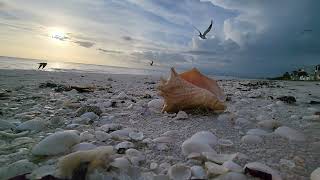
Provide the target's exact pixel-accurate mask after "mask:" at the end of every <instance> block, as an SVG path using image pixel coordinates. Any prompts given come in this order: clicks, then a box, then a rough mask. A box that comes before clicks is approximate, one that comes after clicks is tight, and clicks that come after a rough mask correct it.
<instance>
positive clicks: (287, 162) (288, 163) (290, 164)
mask: <svg viewBox="0 0 320 180" xmlns="http://www.w3.org/2000/svg"><path fill="white" fill-rule="evenodd" d="M279 164H280V166H281V167H284V168H288V169H290V170H291V169H292V168H294V167H295V166H296V164H295V163H294V162H293V161H290V160H287V159H280V162H279Z"/></svg>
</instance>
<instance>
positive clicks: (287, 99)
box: [277, 96, 296, 104]
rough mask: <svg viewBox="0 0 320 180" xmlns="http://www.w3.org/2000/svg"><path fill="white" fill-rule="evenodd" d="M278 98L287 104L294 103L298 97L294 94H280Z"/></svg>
mask: <svg viewBox="0 0 320 180" xmlns="http://www.w3.org/2000/svg"><path fill="white" fill-rule="evenodd" d="M277 99H278V100H280V101H282V102H285V103H287V104H293V103H295V102H296V98H295V97H293V96H280V97H278V98H277Z"/></svg>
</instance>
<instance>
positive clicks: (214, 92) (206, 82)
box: [158, 68, 226, 112]
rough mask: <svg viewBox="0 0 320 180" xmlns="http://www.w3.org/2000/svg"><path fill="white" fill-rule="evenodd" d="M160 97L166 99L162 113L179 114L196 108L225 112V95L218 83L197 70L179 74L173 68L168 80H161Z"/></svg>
mask: <svg viewBox="0 0 320 180" xmlns="http://www.w3.org/2000/svg"><path fill="white" fill-rule="evenodd" d="M158 90H159V91H160V93H159V95H160V96H162V97H163V98H164V106H163V109H162V112H178V111H179V110H187V109H194V108H205V109H211V110H214V111H224V110H225V109H226V106H225V104H224V102H225V99H226V98H225V95H224V93H223V91H222V90H221V89H220V87H219V86H218V83H217V82H216V81H215V80H213V79H210V78H208V77H206V76H204V75H202V74H201V73H200V72H199V71H198V70H197V69H196V68H193V69H191V70H190V71H187V72H184V73H181V74H178V73H177V72H176V71H175V69H174V68H171V75H170V77H169V79H168V80H164V79H162V78H161V81H160V85H159V87H158Z"/></svg>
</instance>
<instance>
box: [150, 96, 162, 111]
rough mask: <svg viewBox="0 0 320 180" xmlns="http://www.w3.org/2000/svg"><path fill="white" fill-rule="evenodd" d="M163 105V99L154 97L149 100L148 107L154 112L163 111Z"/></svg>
mask: <svg viewBox="0 0 320 180" xmlns="http://www.w3.org/2000/svg"><path fill="white" fill-rule="evenodd" d="M163 105H164V100H163V99H153V100H151V101H149V102H148V108H149V109H150V110H151V111H153V112H161V110H162V107H163Z"/></svg>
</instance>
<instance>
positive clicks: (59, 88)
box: [39, 81, 96, 93]
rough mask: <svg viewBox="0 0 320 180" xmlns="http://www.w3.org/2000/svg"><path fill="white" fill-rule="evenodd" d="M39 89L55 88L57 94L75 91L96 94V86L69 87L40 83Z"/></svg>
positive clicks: (50, 82) (48, 82)
mask: <svg viewBox="0 0 320 180" xmlns="http://www.w3.org/2000/svg"><path fill="white" fill-rule="evenodd" d="M39 88H54V91H56V92H63V91H71V90H73V89H74V90H76V91H77V92H79V93H87V92H94V91H95V89H96V88H95V87H94V86H68V85H64V84H58V83H55V82H53V81H47V82H45V83H40V85H39Z"/></svg>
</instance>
